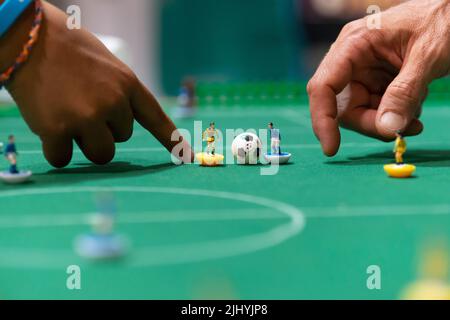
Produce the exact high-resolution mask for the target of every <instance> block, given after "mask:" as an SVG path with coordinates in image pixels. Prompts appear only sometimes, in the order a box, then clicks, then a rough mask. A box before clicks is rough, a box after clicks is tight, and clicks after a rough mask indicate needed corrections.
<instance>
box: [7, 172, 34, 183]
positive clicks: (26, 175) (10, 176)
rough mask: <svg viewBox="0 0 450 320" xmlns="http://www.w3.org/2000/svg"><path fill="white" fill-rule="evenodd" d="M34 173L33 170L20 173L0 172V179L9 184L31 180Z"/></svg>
mask: <svg viewBox="0 0 450 320" xmlns="http://www.w3.org/2000/svg"><path fill="white" fill-rule="evenodd" d="M32 175H33V173H32V172H31V171H20V172H19V173H10V172H8V171H5V172H0V180H2V181H3V182H4V183H8V184H20V183H24V182H27V181H28V180H30V178H31V176H32Z"/></svg>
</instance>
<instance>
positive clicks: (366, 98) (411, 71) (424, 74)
mask: <svg viewBox="0 0 450 320" xmlns="http://www.w3.org/2000/svg"><path fill="white" fill-rule="evenodd" d="M380 19H381V20H380V21H381V28H380V29H371V28H369V25H370V24H368V18H367V17H366V18H364V19H360V20H357V21H354V22H351V23H349V24H348V25H346V26H345V27H344V29H343V30H342V32H341V34H340V35H339V37H338V39H337V40H336V42H335V43H334V44H333V45H332V47H331V49H330V51H329V52H328V54H327V55H326V57H325V58H324V60H323V62H322V63H321V65H320V66H319V68H318V70H317V72H316V73H315V75H314V76H313V78H312V79H311V80H310V82H309V84H308V94H309V98H310V108H311V117H312V124H313V128H314V132H315V134H316V136H317V137H318V139H319V140H320V142H321V145H322V149H323V151H324V153H325V154H326V155H328V156H333V155H335V154H336V153H337V151H338V149H339V145H340V132H339V126H342V127H344V128H348V129H351V130H354V131H357V132H359V133H361V134H364V135H367V136H370V137H374V138H378V139H381V140H384V141H390V140H393V139H394V138H395V132H396V131H401V132H403V134H404V135H406V136H408V135H410V136H411V135H418V134H420V133H421V132H422V130H423V125H422V123H421V122H420V120H419V116H420V113H421V108H422V103H423V102H424V100H425V98H426V96H427V86H428V85H429V84H430V83H431V82H432V81H433V80H434V79H436V78H439V77H443V76H445V75H447V74H449V71H450V54H449V52H450V1H449V0H412V1H408V2H406V3H404V4H402V5H399V6H397V7H394V8H391V9H389V10H387V11H385V12H382V13H381V14H380Z"/></svg>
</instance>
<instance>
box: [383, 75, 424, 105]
mask: <svg viewBox="0 0 450 320" xmlns="http://www.w3.org/2000/svg"><path fill="white" fill-rule="evenodd" d="M390 89H391V90H390V95H391V96H392V97H394V98H395V99H399V100H403V101H406V102H408V103H409V104H416V103H417V102H418V100H419V98H418V95H417V90H416V88H415V87H414V85H412V84H411V83H410V82H408V81H403V80H397V81H395V82H393V83H392V84H391V87H390Z"/></svg>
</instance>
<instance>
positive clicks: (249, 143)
mask: <svg viewBox="0 0 450 320" xmlns="http://www.w3.org/2000/svg"><path fill="white" fill-rule="evenodd" d="M261 148H262V143H261V140H260V139H259V138H258V136H257V135H256V134H254V133H251V132H244V133H242V134H240V135H238V136H237V137H236V138H234V140H233V143H232V144H231V152H232V153H233V156H234V157H235V159H236V161H237V163H238V164H252V165H254V164H258V160H259V156H260V154H261Z"/></svg>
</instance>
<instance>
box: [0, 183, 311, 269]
mask: <svg viewBox="0 0 450 320" xmlns="http://www.w3.org/2000/svg"><path fill="white" fill-rule="evenodd" d="M86 192H117V193H126V192H133V193H163V194H175V195H186V196H202V197H212V198H221V199H227V200H233V201H241V202H247V203H251V204H257V205H259V206H262V207H266V208H269V209H271V210H275V211H278V212H280V213H282V214H283V215H286V217H287V218H289V221H288V222H287V223H283V224H281V225H278V226H276V227H274V228H272V229H270V230H268V231H264V232H261V233H255V234H251V235H248V236H243V237H238V238H233V239H226V240H215V241H206V242H201V243H190V244H177V245H163V246H149V247H140V248H134V249H133V250H132V252H130V255H129V257H128V258H127V259H125V260H124V261H125V263H126V265H128V266H132V267H146V266H155V265H170V264H182V263H192V262H199V261H205V260H213V259H220V258H226V257H233V256H239V255H243V254H247V253H251V252H256V251H260V250H264V249H268V248H271V247H274V246H277V245H279V244H281V243H282V242H284V241H286V240H288V239H290V238H292V237H294V236H295V235H297V234H299V233H300V232H301V231H302V230H303V228H304V225H305V218H304V214H303V213H302V211H300V210H299V209H297V208H296V207H294V206H291V205H289V204H286V203H284V202H280V201H276V200H272V199H267V198H262V197H257V196H253V195H247V194H242V193H233V192H225V191H213V190H201V189H183V188H159V187H132V186H129V187H70V188H45V189H25V190H11V191H6V192H2V193H1V194H0V198H6V197H14V196H27V195H46V194H66V193H86ZM74 257H75V254H74V253H72V252H70V251H68V250H49V249H21V248H0V267H10V268H42V269H55V268H61V267H64V266H66V265H67V264H70V263H73V261H74Z"/></svg>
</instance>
